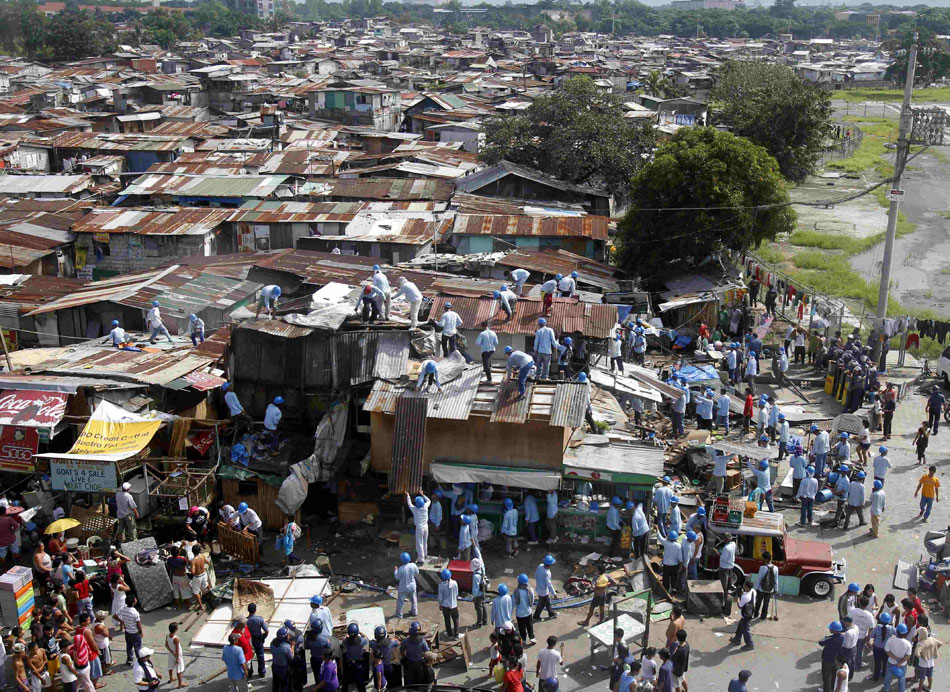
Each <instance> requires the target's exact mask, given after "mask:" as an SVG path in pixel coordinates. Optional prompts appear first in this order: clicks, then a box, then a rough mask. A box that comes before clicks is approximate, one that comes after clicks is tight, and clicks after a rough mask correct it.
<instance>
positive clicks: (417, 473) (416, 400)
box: [389, 392, 429, 494]
mask: <svg viewBox="0 0 950 692" xmlns="http://www.w3.org/2000/svg"><path fill="white" fill-rule="evenodd" d="M428 405H429V401H428V399H426V397H425V395H424V394H420V393H417V392H404V393H403V394H402V396H400V397H399V399H398V400H397V401H396V422H395V425H394V426H393V459H392V468H391V470H390V473H389V491H390V492H391V493H394V494H401V493H415V492H419V491H421V490H422V454H423V447H424V445H425V435H426V409H427V408H428Z"/></svg>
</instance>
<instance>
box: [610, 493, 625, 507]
mask: <svg viewBox="0 0 950 692" xmlns="http://www.w3.org/2000/svg"><path fill="white" fill-rule="evenodd" d="M610 503H611V504H613V505H616V506H617V507H619V506H620V505H621V504H623V500H621V499H620V497H619V496H617V495H614V496H613V497H612V498H610Z"/></svg>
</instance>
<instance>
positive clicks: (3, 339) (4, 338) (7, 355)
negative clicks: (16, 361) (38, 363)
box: [0, 329, 13, 371]
mask: <svg viewBox="0 0 950 692" xmlns="http://www.w3.org/2000/svg"><path fill="white" fill-rule="evenodd" d="M0 342H2V343H3V355H4V357H5V358H6V359H7V370H10V371H12V370H13V363H12V362H11V361H10V352H9V351H8V350H7V335H6V334H4V333H3V329H0Z"/></svg>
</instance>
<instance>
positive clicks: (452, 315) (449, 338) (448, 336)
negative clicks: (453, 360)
mask: <svg viewBox="0 0 950 692" xmlns="http://www.w3.org/2000/svg"><path fill="white" fill-rule="evenodd" d="M436 324H437V325H438V326H439V327H441V328H442V355H443V357H444V356H447V355H449V354H450V353H452V351H455V350H457V349H458V343H457V342H458V330H459V327H461V326H462V318H461V317H459V314H458V313H457V312H455V311H454V310H453V309H452V303H446V304H445V312H443V313H442V317H440V318H439V321H438V322H436Z"/></svg>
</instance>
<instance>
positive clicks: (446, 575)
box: [439, 569, 452, 581]
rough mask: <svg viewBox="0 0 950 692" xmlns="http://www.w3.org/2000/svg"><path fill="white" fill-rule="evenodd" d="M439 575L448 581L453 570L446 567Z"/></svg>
mask: <svg viewBox="0 0 950 692" xmlns="http://www.w3.org/2000/svg"><path fill="white" fill-rule="evenodd" d="M439 576H440V577H442V581H448V580H449V579H451V578H452V572H450V571H449V570H447V569H444V570H442V571H441V572H439Z"/></svg>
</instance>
